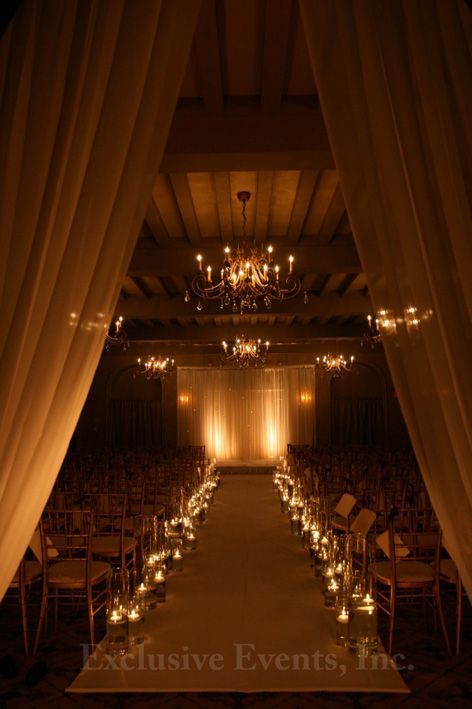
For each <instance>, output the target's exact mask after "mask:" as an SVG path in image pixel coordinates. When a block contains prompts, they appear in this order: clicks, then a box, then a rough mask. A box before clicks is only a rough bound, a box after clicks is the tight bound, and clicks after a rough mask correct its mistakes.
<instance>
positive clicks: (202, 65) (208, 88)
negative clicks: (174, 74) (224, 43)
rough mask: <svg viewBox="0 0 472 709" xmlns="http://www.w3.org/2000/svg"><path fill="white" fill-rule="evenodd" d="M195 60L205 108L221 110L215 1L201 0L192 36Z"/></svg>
mask: <svg viewBox="0 0 472 709" xmlns="http://www.w3.org/2000/svg"><path fill="white" fill-rule="evenodd" d="M194 46H195V56H196V60H197V72H198V88H199V89H200V92H201V95H202V97H203V101H204V104H205V108H206V110H207V111H210V112H219V111H222V110H223V88H222V81H221V61H220V47H219V42H218V26H217V20H216V4H215V0H202V5H201V9H200V14H199V17H198V22H197V27H196V30H195V36H194Z"/></svg>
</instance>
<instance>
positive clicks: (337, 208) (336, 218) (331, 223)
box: [317, 184, 346, 244]
mask: <svg viewBox="0 0 472 709" xmlns="http://www.w3.org/2000/svg"><path fill="white" fill-rule="evenodd" d="M345 209H346V207H345V204H344V198H343V194H342V192H341V187H340V186H339V184H338V185H337V186H336V189H335V191H334V194H333V197H332V199H331V202H330V203H329V206H328V209H327V210H326V214H325V216H324V219H323V222H322V224H321V227H320V230H319V232H318V236H317V241H318V243H320V244H329V242H330V241H331V239H332V237H333V236H334V234H335V232H336V227H337V226H338V224H339V222H340V221H341V218H342V216H343V214H344V211H345Z"/></svg>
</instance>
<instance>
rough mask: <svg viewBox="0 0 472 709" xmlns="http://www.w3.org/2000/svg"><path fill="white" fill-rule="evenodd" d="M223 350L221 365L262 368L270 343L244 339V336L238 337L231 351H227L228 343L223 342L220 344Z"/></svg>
mask: <svg viewBox="0 0 472 709" xmlns="http://www.w3.org/2000/svg"><path fill="white" fill-rule="evenodd" d="M221 344H222V346H223V350H224V356H223V364H231V365H233V366H234V367H240V368H244V369H245V368H247V367H263V366H264V365H265V362H266V358H267V352H268V350H269V346H270V342H269V341H268V340H267V341H266V342H264V343H263V342H262V340H261V339H258V340H254V339H253V338H246V336H245V335H241V337H238V338H237V339H236V341H235V343H234V345H233V348H232V350H228V343H227V342H225V341H224V340H223V342H222V343H221Z"/></svg>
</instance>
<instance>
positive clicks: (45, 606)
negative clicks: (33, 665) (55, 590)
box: [33, 590, 48, 655]
mask: <svg viewBox="0 0 472 709" xmlns="http://www.w3.org/2000/svg"><path fill="white" fill-rule="evenodd" d="M47 609H48V594H47V590H46V591H43V595H42V598H41V610H40V611H39V618H38V627H37V628H36V637H35V640H34V648H33V655H36V653H37V652H38V645H39V638H40V637H41V630H42V629H43V623H44V619H45V617H46V613H47Z"/></svg>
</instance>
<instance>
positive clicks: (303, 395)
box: [298, 391, 312, 404]
mask: <svg viewBox="0 0 472 709" xmlns="http://www.w3.org/2000/svg"><path fill="white" fill-rule="evenodd" d="M298 400H299V402H300V404H310V403H311V400H312V396H311V392H310V391H301V392H300V395H299V397H298Z"/></svg>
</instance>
